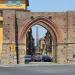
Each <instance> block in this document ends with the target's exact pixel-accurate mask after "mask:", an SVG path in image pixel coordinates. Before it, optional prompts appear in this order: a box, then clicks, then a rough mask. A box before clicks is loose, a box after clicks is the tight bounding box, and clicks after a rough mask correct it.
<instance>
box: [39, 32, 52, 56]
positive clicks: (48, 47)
mask: <svg viewBox="0 0 75 75" xmlns="http://www.w3.org/2000/svg"><path fill="white" fill-rule="evenodd" d="M39 44H40V45H39V46H40V52H41V53H42V54H47V55H51V56H52V37H51V35H50V33H49V32H48V31H47V33H46V35H45V37H44V38H41V39H40V40H39Z"/></svg>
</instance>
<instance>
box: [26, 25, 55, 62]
mask: <svg viewBox="0 0 75 75" xmlns="http://www.w3.org/2000/svg"><path fill="white" fill-rule="evenodd" d="M25 57H26V58H27V57H31V61H32V62H35V61H37V62H39V61H40V62H56V36H55V34H54V32H53V31H52V30H51V29H50V28H49V27H48V26H47V25H46V24H34V25H32V26H31V27H29V28H28V30H27V32H26V56H25ZM25 60H26V59H25Z"/></svg>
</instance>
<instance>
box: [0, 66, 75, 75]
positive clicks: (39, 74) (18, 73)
mask: <svg viewBox="0 0 75 75" xmlns="http://www.w3.org/2000/svg"><path fill="white" fill-rule="evenodd" d="M0 75H75V65H49V66H48V65H47V66H24V67H23V66H17V67H0Z"/></svg>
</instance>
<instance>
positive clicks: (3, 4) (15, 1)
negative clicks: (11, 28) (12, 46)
mask: <svg viewBox="0 0 75 75" xmlns="http://www.w3.org/2000/svg"><path fill="white" fill-rule="evenodd" d="M28 6H29V1H28V0H0V56H1V53H2V44H3V10H4V9H15V10H27V7H28Z"/></svg>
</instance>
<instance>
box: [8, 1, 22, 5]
mask: <svg viewBox="0 0 75 75" xmlns="http://www.w3.org/2000/svg"><path fill="white" fill-rule="evenodd" d="M7 5H9V6H13V5H16V6H19V5H21V1H20V0H8V1H7Z"/></svg>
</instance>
